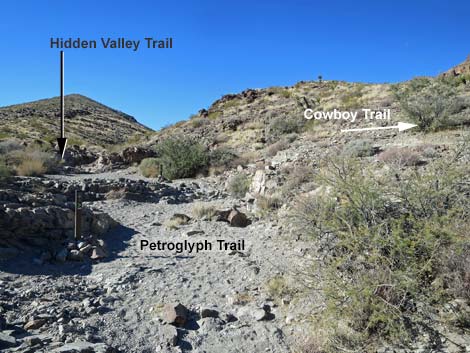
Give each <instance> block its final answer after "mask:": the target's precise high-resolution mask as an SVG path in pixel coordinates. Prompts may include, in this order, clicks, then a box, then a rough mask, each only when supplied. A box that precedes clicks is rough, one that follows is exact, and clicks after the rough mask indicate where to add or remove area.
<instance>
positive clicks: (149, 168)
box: [139, 158, 160, 178]
mask: <svg viewBox="0 0 470 353" xmlns="http://www.w3.org/2000/svg"><path fill="white" fill-rule="evenodd" d="M139 169H140V173H141V174H142V175H143V176H144V177H146V178H156V177H157V176H159V175H160V161H159V159H158V158H145V159H143V160H142V161H141V162H140V165H139Z"/></svg>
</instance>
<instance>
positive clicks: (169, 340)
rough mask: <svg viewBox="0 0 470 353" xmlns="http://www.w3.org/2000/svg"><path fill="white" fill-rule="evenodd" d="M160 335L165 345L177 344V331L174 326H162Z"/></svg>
mask: <svg viewBox="0 0 470 353" xmlns="http://www.w3.org/2000/svg"><path fill="white" fill-rule="evenodd" d="M161 335H162V339H163V341H164V343H165V344H166V345H169V346H173V347H174V346H176V345H177V344H178V331H177V330H176V327H174V326H171V325H164V326H162V328H161Z"/></svg>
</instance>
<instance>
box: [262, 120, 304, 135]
mask: <svg viewBox="0 0 470 353" xmlns="http://www.w3.org/2000/svg"><path fill="white" fill-rule="evenodd" d="M304 120H305V119H304ZM302 124H303V121H302V120H300V119H295V118H288V117H284V116H283V117H278V118H275V119H273V120H272V121H271V122H270V123H269V125H268V127H267V134H266V135H267V136H269V138H270V139H271V140H273V139H277V138H279V137H280V136H282V135H287V134H291V133H298V132H299V131H300V130H301V128H302Z"/></svg>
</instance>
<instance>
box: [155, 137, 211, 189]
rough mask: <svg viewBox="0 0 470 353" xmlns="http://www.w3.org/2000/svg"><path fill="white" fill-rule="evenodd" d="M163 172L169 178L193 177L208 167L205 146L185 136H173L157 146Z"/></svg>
mask: <svg viewBox="0 0 470 353" xmlns="http://www.w3.org/2000/svg"><path fill="white" fill-rule="evenodd" d="M156 151H157V154H158V161H159V163H160V164H161V165H162V168H163V170H162V174H163V176H164V177H165V178H167V179H170V180H172V179H177V178H191V177H194V176H195V175H196V174H197V172H198V171H200V170H201V169H203V168H206V167H207V164H208V153H207V151H206V149H205V148H204V146H202V145H201V144H199V143H197V142H195V141H193V140H192V139H190V138H185V137H172V138H169V139H166V140H164V141H163V142H161V143H159V144H158V145H157V146H156Z"/></svg>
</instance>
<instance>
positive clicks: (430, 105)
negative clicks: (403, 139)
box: [395, 78, 468, 132]
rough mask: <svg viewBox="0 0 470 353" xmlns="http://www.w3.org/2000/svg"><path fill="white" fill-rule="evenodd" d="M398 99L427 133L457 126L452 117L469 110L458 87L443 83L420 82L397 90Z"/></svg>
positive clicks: (428, 80) (444, 81)
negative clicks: (458, 91) (458, 92)
mask: <svg viewBox="0 0 470 353" xmlns="http://www.w3.org/2000/svg"><path fill="white" fill-rule="evenodd" d="M395 95H396V97H397V99H398V101H399V103H400V105H401V107H402V109H403V110H404V111H405V113H406V114H407V115H408V117H409V118H410V119H411V120H412V121H413V122H414V123H416V124H417V125H418V127H419V129H420V130H421V131H425V132H428V131H433V130H437V129H442V128H445V127H449V126H452V125H455V124H458V123H459V122H458V121H455V119H454V117H453V115H454V114H456V113H459V112H460V111H462V110H464V109H465V108H466V107H467V106H468V104H466V103H465V101H463V100H462V99H461V98H459V97H458V95H457V88H456V87H455V85H452V84H449V82H448V81H446V80H443V79H428V78H417V79H414V80H412V81H410V82H409V83H407V84H403V85H399V86H396V87H395Z"/></svg>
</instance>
